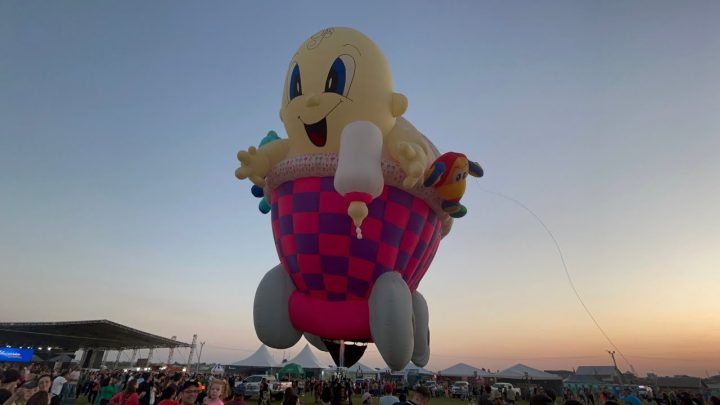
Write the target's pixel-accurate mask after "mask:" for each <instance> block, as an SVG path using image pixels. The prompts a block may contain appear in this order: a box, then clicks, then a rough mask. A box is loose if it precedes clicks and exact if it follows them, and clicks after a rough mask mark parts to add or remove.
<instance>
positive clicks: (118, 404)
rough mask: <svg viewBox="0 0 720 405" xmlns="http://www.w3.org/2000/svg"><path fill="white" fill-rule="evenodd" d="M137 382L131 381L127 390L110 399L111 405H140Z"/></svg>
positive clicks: (126, 387)
mask: <svg viewBox="0 0 720 405" xmlns="http://www.w3.org/2000/svg"><path fill="white" fill-rule="evenodd" d="M136 391H137V380H130V381H128V382H127V385H126V386H125V390H124V391H123V392H120V393H118V394H115V396H114V397H112V398H110V404H111V405H139V404H140V397H138V394H137V392H136Z"/></svg>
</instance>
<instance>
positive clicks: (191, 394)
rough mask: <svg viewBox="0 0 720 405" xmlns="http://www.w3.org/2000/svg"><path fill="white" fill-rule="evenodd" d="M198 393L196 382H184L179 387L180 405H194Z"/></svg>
mask: <svg viewBox="0 0 720 405" xmlns="http://www.w3.org/2000/svg"><path fill="white" fill-rule="evenodd" d="M199 393H200V384H199V383H198V382H197V381H195V380H190V381H185V383H184V384H183V385H182V386H181V387H180V393H179V395H180V405H195V402H196V401H197V398H198V394H199Z"/></svg>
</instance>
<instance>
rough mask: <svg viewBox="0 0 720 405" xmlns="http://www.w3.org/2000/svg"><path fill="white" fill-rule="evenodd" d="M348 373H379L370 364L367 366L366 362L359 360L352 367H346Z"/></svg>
mask: <svg viewBox="0 0 720 405" xmlns="http://www.w3.org/2000/svg"><path fill="white" fill-rule="evenodd" d="M346 370H347V372H348V373H352V374H355V375H357V374H358V373H362V374H363V375H368V374H370V375H373V374H375V373H377V370H375V369H374V368H372V367H370V366H366V365H365V364H362V363H360V362H359V361H358V362H357V363H355V364H353V365H352V366H351V367H348V368H346Z"/></svg>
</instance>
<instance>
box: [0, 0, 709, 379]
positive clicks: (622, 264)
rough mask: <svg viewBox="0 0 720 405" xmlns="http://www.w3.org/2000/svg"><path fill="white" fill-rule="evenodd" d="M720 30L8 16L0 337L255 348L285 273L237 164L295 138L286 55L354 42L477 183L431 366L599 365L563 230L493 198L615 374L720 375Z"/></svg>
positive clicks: (446, 15)
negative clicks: (77, 331) (275, 137)
mask: <svg viewBox="0 0 720 405" xmlns="http://www.w3.org/2000/svg"><path fill="white" fill-rule="evenodd" d="M311 5H312V7H310V6H311ZM718 21H720V3H718V2H710V1H697V2H674V1H632V2H621V1H603V2H591V1H555V2H533V1H509V2H495V1H493V2H474V1H456V2H410V1H404V2H403V1H398V2H387V3H385V2H362V3H339V2H276V1H263V2H232V1H217V2H191V1H151V2H144V1H122V2H121V1H114V2H110V1H104V2H93V1H53V2H48V1H13V0H6V1H2V2H0V272H1V274H2V277H1V278H0V294H1V296H2V304H0V321H64V320H84V319H109V320H112V321H115V322H118V323H121V324H125V325H128V326H131V327H134V328H137V329H141V330H144V331H148V332H151V333H155V334H158V335H162V336H167V337H170V336H172V335H176V336H178V339H180V340H183V341H185V342H190V340H191V339H192V335H193V333H197V334H198V335H199V340H200V341H206V342H207V344H206V346H205V348H204V351H203V359H204V360H207V361H213V362H223V363H229V362H234V361H237V360H239V359H241V358H244V357H246V356H248V355H249V354H251V353H252V352H253V351H254V350H255V349H257V347H258V346H259V345H260V342H259V340H258V339H257V337H256V336H255V332H254V329H253V326H252V302H253V297H254V294H255V289H256V287H257V285H258V283H259V281H260V279H261V278H262V276H263V275H264V274H265V272H266V271H267V270H269V269H270V268H271V267H273V266H275V265H276V264H277V263H278V258H277V254H276V250H275V247H274V245H273V238H272V231H271V228H270V218H269V216H264V215H262V214H260V213H259V212H258V210H257V203H258V200H257V199H255V198H254V197H253V196H252V195H251V194H250V183H249V182H248V181H242V182H241V181H239V180H237V179H236V178H235V176H234V170H235V169H236V168H237V167H238V165H239V163H238V161H237V159H236V153H237V152H238V150H240V149H247V147H248V146H250V145H254V144H257V143H258V142H259V140H260V139H261V138H262V137H263V136H264V135H265V133H266V132H267V131H268V130H271V129H274V130H276V131H277V132H278V133H279V134H280V135H281V136H285V131H284V128H283V125H282V122H281V121H280V119H279V117H278V111H279V108H280V103H281V97H282V91H283V81H284V79H285V76H286V69H287V64H288V62H289V61H290V58H291V57H292V55H293V53H294V52H295V51H296V49H297V48H298V46H299V45H300V44H301V43H302V42H303V41H304V40H305V39H307V38H308V37H309V36H310V35H312V34H314V33H315V32H317V31H319V30H321V29H323V28H327V27H331V26H347V27H352V28H355V29H358V30H360V31H361V32H363V33H365V34H367V35H368V36H369V37H370V38H372V39H373V40H374V41H375V42H376V43H377V44H378V45H379V46H380V48H381V49H382V50H383V51H384V53H385V55H386V57H387V59H388V61H389V63H390V66H391V69H392V72H393V80H394V85H395V91H398V92H400V93H403V94H405V95H406V96H407V97H408V99H409V108H408V110H407V113H406V114H405V117H406V118H407V119H408V120H410V121H411V122H412V123H413V124H414V125H415V126H416V127H417V128H418V129H419V130H420V131H422V132H423V133H424V134H425V135H427V136H428V137H429V138H430V139H431V140H432V141H433V142H434V143H435V144H436V145H437V146H438V148H439V149H440V150H441V151H451V150H452V151H459V152H464V153H465V154H467V155H468V156H469V157H470V158H472V159H474V160H477V161H479V162H480V163H481V164H482V165H483V167H484V169H485V177H483V178H482V179H479V180H478V179H469V180H470V181H469V184H468V191H467V192H466V194H465V196H464V198H463V203H464V204H465V205H466V206H467V207H468V214H467V216H466V217H464V218H462V219H460V220H457V221H456V222H455V225H454V228H453V231H452V232H451V233H450V235H448V236H447V237H446V238H445V239H444V240H443V243H442V244H441V245H440V249H439V251H438V254H437V256H436V258H435V261H434V262H433V265H432V266H431V268H430V270H429V272H428V273H427V275H426V276H425V278H424V279H423V281H422V282H421V283H420V286H419V289H418V290H419V291H421V292H422V293H423V294H424V295H425V297H426V299H427V301H428V305H429V308H430V328H431V336H432V341H431V353H432V354H431V358H430V364H429V366H428V368H429V369H431V370H439V369H442V368H445V367H448V366H450V365H453V364H455V363H458V362H465V363H469V364H472V365H474V366H477V367H484V368H490V369H493V370H495V369H503V368H506V367H509V366H512V365H514V364H516V363H518V362H522V363H524V364H527V365H529V366H531V367H536V368H540V369H572V368H574V367H577V366H579V365H608V364H612V363H611V359H610V357H609V356H608V354H607V352H606V350H608V349H612V347H611V346H610V344H609V343H608V342H607V341H606V340H605V338H604V337H603V335H602V334H601V333H600V331H599V330H598V328H597V327H596V326H595V324H594V323H593V322H592V320H591V319H590V317H589V316H588V314H587V313H586V312H585V311H584V310H583V308H582V306H581V304H580V303H579V301H578V299H577V298H576V297H575V295H574V293H573V291H572V288H571V286H570V283H569V281H568V278H567V277H566V274H565V271H564V269H563V263H562V260H561V257H560V255H559V254H558V252H557V250H556V248H555V244H554V243H553V240H552V239H551V237H550V236H549V235H548V234H547V233H546V232H545V230H544V229H543V227H542V225H541V224H540V223H539V222H538V221H537V220H536V218H535V217H534V216H533V215H532V214H531V213H529V212H528V211H526V210H525V209H524V208H523V207H522V206H520V205H519V204H517V203H515V202H513V201H511V200H510V199H507V198H504V197H501V196H499V195H498V194H501V195H503V196H508V197H510V198H512V199H515V200H517V201H519V202H520V203H522V204H523V205H525V206H527V207H529V208H530V209H531V210H532V211H533V212H534V213H535V214H536V215H538V216H539V217H540V218H541V219H542V221H543V222H544V223H545V225H547V227H548V228H549V229H550V230H551V231H552V232H553V234H554V236H555V238H556V239H557V241H558V243H559V245H560V247H561V249H562V251H563V253H564V258H565V261H566V263H567V266H568V270H569V273H570V275H571V276H572V278H573V281H574V283H575V286H576V287H577V290H578V292H579V294H580V295H581V297H582V298H583V300H584V302H585V304H586V305H587V307H588V308H589V309H590V310H591V311H592V313H593V314H594V316H595V318H596V319H597V321H598V322H599V323H600V325H601V326H602V327H603V328H604V330H605V332H606V333H607V334H608V336H610V338H611V339H612V340H613V341H614V342H615V344H616V345H617V347H618V348H619V350H620V351H621V352H622V353H623V354H624V356H625V358H626V359H627V361H626V360H625V359H623V358H621V357H620V356H618V365H619V366H620V368H621V369H622V370H627V369H629V365H628V361H629V363H631V364H632V365H633V366H634V368H635V369H636V371H637V372H638V373H639V374H641V375H645V373H647V372H656V373H659V374H661V375H673V374H684V373H687V374H690V375H696V376H705V375H706V374H710V375H712V374H718V373H720V371H719V370H720V344H719V343H720V295H719V294H718V293H719V292H720V211H719V210H718V207H720V179H719V175H720V158H719V156H720V25H719V24H718ZM304 345H305V340H304V339H303V340H301V341H300V342H299V343H298V345H296V346H295V347H294V348H292V349H290V350H288V351H287V353H286V355H292V354H297V353H298V352H299V351H300V350H301V349H302V347H303V346H304ZM273 353H274V354H275V355H276V356H277V357H278V360H280V357H281V356H282V354H283V353H282V352H281V351H273ZM141 355H142V354H141ZM158 356H159V357H158V358H161V356H166V354H159V355H158ZM128 357H129V356H128V354H126V355H125V356H124V359H127V358H128ZM183 357H185V358H187V349H185V350H181V351H179V354H178V356H177V357H176V358H183ZM321 358H322V359H327V362H328V364H329V362H330V360H329V356H326V357H321ZM362 362H364V363H366V364H369V365H372V366H376V367H380V366H383V364H382V361H381V358H380V356H379V354H378V353H377V350H376V349H375V348H374V347H370V348H369V349H368V352H367V354H366V355H365V357H364V358H363V359H362Z"/></svg>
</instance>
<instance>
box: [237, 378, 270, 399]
mask: <svg viewBox="0 0 720 405" xmlns="http://www.w3.org/2000/svg"><path fill="white" fill-rule="evenodd" d="M263 378H264V379H265V381H267V383H268V387H270V390H272V386H273V383H274V382H275V381H276V378H275V376H274V375H263V374H256V375H251V376H249V377H248V378H246V379H244V380H243V381H242V383H243V384H245V398H248V399H249V398H252V397H257V396H258V395H259V394H260V383H261V382H262V379H263ZM238 384H240V383H239V382H238V383H235V385H238Z"/></svg>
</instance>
